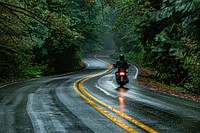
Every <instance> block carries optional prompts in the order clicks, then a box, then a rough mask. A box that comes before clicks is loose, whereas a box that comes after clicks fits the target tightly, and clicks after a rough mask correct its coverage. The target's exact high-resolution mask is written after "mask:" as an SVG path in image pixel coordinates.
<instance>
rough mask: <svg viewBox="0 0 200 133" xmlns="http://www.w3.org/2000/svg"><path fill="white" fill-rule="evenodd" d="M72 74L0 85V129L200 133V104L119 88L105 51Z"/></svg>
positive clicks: (135, 88) (133, 85)
mask: <svg viewBox="0 0 200 133" xmlns="http://www.w3.org/2000/svg"><path fill="white" fill-rule="evenodd" d="M84 62H85V64H86V65H87V68H86V69H84V70H82V71H79V72H76V73H71V74H66V75H59V76H53V77H46V78H40V79H34V80H29V81H24V82H19V83H13V84H9V85H5V86H1V87H0V132H1V133H6V132H8V133H15V132H37V133H38V132H41V133H48V132H69V133H72V132H75V133H77V132H78V133H79V132H80V133H83V132H87V133H90V132H96V133H102V132H104V133H111V132H120V133H123V132H164V133H168V132H169V133H172V132H173V133H176V132H177V133H188V132H190V133H198V132H200V103H199V102H194V101H191V100H186V99H183V98H179V97H176V96H172V95H168V94H165V93H160V92H156V91H154V90H152V89H146V88H143V87H141V86H139V85H138V84H137V83H135V82H134V78H135V77H136V75H137V70H136V69H135V68H134V67H131V68H130V69H129V78H130V81H131V82H130V83H129V84H127V85H126V86H125V88H118V85H117V84H116V82H115V77H114V72H115V70H113V69H112V68H111V65H110V64H113V63H114V61H113V60H112V59H110V58H109V57H108V56H106V54H104V55H97V56H87V57H85V58H84Z"/></svg>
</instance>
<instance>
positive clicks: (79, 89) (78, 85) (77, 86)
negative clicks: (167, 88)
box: [74, 56, 158, 133]
mask: <svg viewBox="0 0 200 133" xmlns="http://www.w3.org/2000/svg"><path fill="white" fill-rule="evenodd" d="M95 58H96V56H95ZM96 59H97V60H99V61H101V62H103V63H105V64H107V65H108V66H109V67H108V69H106V70H105V71H102V72H100V73H97V74H93V75H91V76H87V77H84V78H82V79H80V80H77V81H76V82H75V83H74V89H75V90H76V92H77V93H78V94H79V95H80V96H81V97H82V98H83V99H84V100H85V101H87V102H88V103H89V104H90V105H91V106H93V107H94V108H95V109H97V110H98V111H99V112H100V113H102V114H103V115H104V116H106V117H107V118H109V119H110V120H111V121H113V122H114V123H116V124H117V125H119V126H120V127H121V128H123V129H124V130H126V131H128V132H131V133H138V132H137V131H136V130H135V129H133V128H132V127H130V126H129V125H127V124H125V123H124V122H122V121H120V120H119V119H118V118H116V117H114V116H113V115H111V114H110V113H109V112H107V111H106V110H105V109H103V108H102V107H100V106H99V105H97V104H96V103H98V104H100V105H102V106H104V107H106V108H107V109H109V110H111V111H113V112H114V113H116V114H118V115H119V116H121V117H123V118H125V119H127V120H128V121H130V122H132V123H134V124H135V125H137V126H139V127H140V128H142V129H144V130H146V131H148V132H150V133H158V132H157V131H156V130H154V129H152V128H150V127H148V126H147V125H145V124H143V123H141V122H139V121H137V120H136V119H134V118H132V117H130V116H128V115H127V114H125V113H124V112H122V111H120V110H117V109H115V108H113V107H112V106H110V105H108V104H106V103H104V102H102V101H100V100H99V99H97V98H96V97H94V96H93V95H91V94H90V93H89V92H88V91H86V90H85V89H84V87H83V83H84V82H85V81H87V80H89V79H91V78H93V77H96V76H99V75H102V74H104V73H106V72H108V71H110V70H111V69H112V65H111V64H109V63H107V62H105V61H103V60H100V59H98V58H96ZM95 102H96V103H95Z"/></svg>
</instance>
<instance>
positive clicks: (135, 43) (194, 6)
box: [114, 0, 200, 92]
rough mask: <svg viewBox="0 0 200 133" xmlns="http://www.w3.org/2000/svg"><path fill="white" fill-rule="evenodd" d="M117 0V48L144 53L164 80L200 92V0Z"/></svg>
mask: <svg viewBox="0 0 200 133" xmlns="http://www.w3.org/2000/svg"><path fill="white" fill-rule="evenodd" d="M117 2H118V3H117V5H116V24H115V26H114V30H115V34H116V36H117V37H116V38H117V39H116V40H115V42H116V43H117V45H116V46H117V49H118V50H122V51H123V52H125V53H127V52H130V51H131V52H130V53H132V51H133V52H135V51H137V52H138V53H141V55H143V56H141V57H142V58H143V59H141V62H145V63H144V65H145V66H148V67H151V68H152V69H153V70H155V71H156V72H157V78H159V80H160V81H162V82H165V83H168V84H176V85H177V86H182V87H186V88H187V89H189V90H192V91H194V92H195V91H196V92H199V89H198V88H199V87H200V85H199V83H200V80H199V79H200V73H199V62H200V59H199V49H200V47H199V46H200V45H199V42H200V40H199V37H198V36H199V34H200V28H199V24H200V21H199V17H200V12H199V9H200V1H197V0H162V1H155V0H132V1H129V0H127V1H117ZM142 53H144V54H142ZM130 55H131V54H130ZM131 56H133V57H134V55H131Z"/></svg>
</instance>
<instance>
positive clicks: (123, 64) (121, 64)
mask: <svg viewBox="0 0 200 133" xmlns="http://www.w3.org/2000/svg"><path fill="white" fill-rule="evenodd" d="M115 68H118V71H119V70H120V69H122V68H124V69H125V70H126V69H128V68H129V65H128V63H127V62H126V61H125V60H120V61H117V62H116V64H115Z"/></svg>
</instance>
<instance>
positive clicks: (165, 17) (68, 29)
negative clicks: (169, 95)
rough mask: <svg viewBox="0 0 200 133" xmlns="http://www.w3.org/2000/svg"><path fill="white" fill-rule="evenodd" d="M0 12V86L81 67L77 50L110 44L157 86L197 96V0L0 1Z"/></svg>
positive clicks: (199, 11) (199, 47)
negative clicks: (150, 74)
mask: <svg viewBox="0 0 200 133" xmlns="http://www.w3.org/2000/svg"><path fill="white" fill-rule="evenodd" d="M0 10H1V12H0V36H1V37H0V42H1V43H0V82H5V81H7V80H15V79H21V78H33V77H41V76H45V75H52V74H60V73H65V72H69V71H73V70H77V69H81V67H82V66H81V56H82V54H83V53H86V52H91V51H93V52H94V51H98V50H101V49H102V48H103V45H109V44H111V43H114V44H115V50H116V53H126V57H127V59H128V60H129V62H131V63H133V64H135V65H136V66H138V67H146V68H148V69H150V70H152V71H154V72H155V73H156V74H155V77H156V79H158V80H159V81H160V82H163V83H165V84H169V85H175V86H178V87H182V88H184V89H187V90H190V91H192V92H194V93H200V90H199V88H200V51H199V50H200V45H199V42H200V40H199V39H200V38H199V37H198V36H199V34H200V27H199V25H200V1H198V0H96V1H95V0H0ZM102 33H103V34H102Z"/></svg>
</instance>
